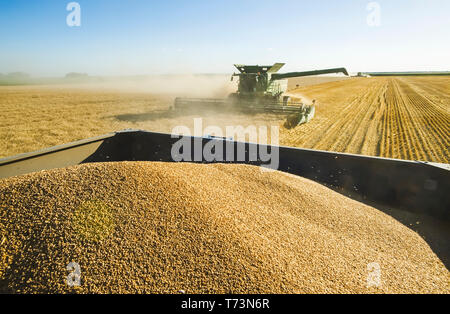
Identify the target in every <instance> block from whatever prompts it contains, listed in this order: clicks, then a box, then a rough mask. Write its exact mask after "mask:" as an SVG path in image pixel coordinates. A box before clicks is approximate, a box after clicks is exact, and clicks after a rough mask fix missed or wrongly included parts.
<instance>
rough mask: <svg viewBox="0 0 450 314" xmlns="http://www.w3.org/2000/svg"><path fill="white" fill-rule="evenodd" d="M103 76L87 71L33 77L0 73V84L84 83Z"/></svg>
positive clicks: (96, 80)
mask: <svg viewBox="0 0 450 314" xmlns="http://www.w3.org/2000/svg"><path fill="white" fill-rule="evenodd" d="M102 80H103V79H102V78H101V77H93V76H89V75H88V74H87V73H77V72H71V73H67V74H66V76H65V77H40V78H39V77H31V76H30V75H29V74H28V73H24V72H13V73H8V74H3V73H0V85H9V86H11V85H47V84H48V85H50V84H67V83H84V82H98V81H102Z"/></svg>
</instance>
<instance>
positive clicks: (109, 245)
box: [0, 162, 450, 293]
mask: <svg viewBox="0 0 450 314" xmlns="http://www.w3.org/2000/svg"><path fill="white" fill-rule="evenodd" d="M0 195H2V198H1V199H0V207H1V208H2V210H1V211H0V241H1V243H2V245H1V246H0V292H2V291H3V292H19V293H49V292H50V293H51V292H58V293H67V292H69V293H70V292H78V293H92V292H98V293H109V292H118V293H133V292H149V293H178V292H179V291H181V290H183V291H185V292H186V293H320V292H321V293H427V292H431V293H436V292H437V293H450V290H449V289H450V273H449V271H448V270H447V269H446V268H445V266H444V265H443V264H442V262H441V261H440V260H439V259H438V258H437V256H436V255H435V254H434V253H433V252H432V251H431V249H430V247H429V246H428V245H427V244H426V242H425V241H424V240H423V239H422V238H421V237H420V236H419V235H418V234H417V233H415V232H413V231H412V230H410V229H408V228H407V227H405V226H404V225H402V224H400V223H399V222H398V221H396V220H395V219H393V218H392V217H390V216H389V215H386V214H384V213H382V212H380V211H378V210H377V209H375V208H372V207H369V206H367V205H364V204H362V203H358V202H357V201H354V200H351V199H349V198H347V197H345V196H343V195H341V194H338V193H336V192H334V191H332V190H330V189H328V188H326V187H324V186H322V185H320V184H317V183H315V182H312V181H310V180H307V179H304V178H301V177H297V176H293V175H289V174H286V173H282V172H262V171H261V170H260V169H259V167H255V166H246V165H224V164H215V165H205V164H203V165H202V164H189V163H183V164H181V163H151V162H122V163H108V164H102V163H97V164H84V165H79V166H73V167H69V168H65V169H55V170H50V171H43V172H38V173H33V174H28V175H24V176H20V177H14V178H9V179H2V180H0ZM71 262H76V263H78V264H79V265H80V269H81V273H80V275H81V285H80V286H78V287H72V288H71V287H69V286H68V285H67V281H66V280H67V279H66V278H67V276H68V274H69V271H68V270H67V268H66V267H67V265H68V264H69V263H71ZM370 263H378V265H379V267H380V271H381V272H380V277H377V275H375V277H373V278H372V279H373V280H375V281H376V280H377V278H379V279H380V280H381V282H380V285H379V286H378V287H375V286H372V287H369V288H368V287H367V284H368V282H367V278H368V276H369V272H373V271H374V268H370V267H369V268H368V264H370Z"/></svg>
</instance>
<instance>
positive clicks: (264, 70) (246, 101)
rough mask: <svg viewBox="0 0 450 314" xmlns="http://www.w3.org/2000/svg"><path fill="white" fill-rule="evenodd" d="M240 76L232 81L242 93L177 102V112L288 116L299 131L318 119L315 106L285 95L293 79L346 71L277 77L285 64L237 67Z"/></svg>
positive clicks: (307, 72) (176, 100)
mask: <svg viewBox="0 0 450 314" xmlns="http://www.w3.org/2000/svg"><path fill="white" fill-rule="evenodd" d="M234 66H235V67H236V69H238V71H239V73H233V75H232V76H231V80H233V79H234V77H238V80H239V81H238V90H237V92H235V93H231V94H230V95H229V96H228V98H227V99H205V98H180V97H178V98H176V99H175V105H174V107H175V109H176V110H192V109H193V108H195V109H202V110H221V111H222V110H230V111H242V112H270V113H281V114H286V115H287V116H288V118H287V121H286V125H287V126H288V127H295V126H296V125H299V124H302V123H306V122H308V121H309V120H311V119H312V118H313V117H314V112H315V108H314V104H312V105H305V104H303V103H301V102H295V100H291V99H290V96H286V95H284V93H285V92H286V90H287V86H288V81H287V79H289V78H293V77H302V76H312V75H321V74H329V73H343V74H345V75H347V76H348V72H347V70H346V69H345V68H333V69H325V70H316V71H306V72H289V73H277V72H278V71H279V70H280V69H281V68H282V67H283V66H284V63H275V64H274V65H268V66H260V65H242V64H235V65H234Z"/></svg>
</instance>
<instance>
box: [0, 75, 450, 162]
mask: <svg viewBox="0 0 450 314" xmlns="http://www.w3.org/2000/svg"><path fill="white" fill-rule="evenodd" d="M295 85H297V84H295ZM290 93H291V94H297V95H299V97H303V98H304V99H315V100H316V115H315V117H314V119H313V120H311V121H310V122H309V123H307V124H303V125H300V126H297V127H296V128H293V129H286V128H285V127H284V126H283V124H284V119H285V117H283V116H280V115H274V114H253V115H244V114H240V113H239V114H238V113H236V114H231V113H227V114H219V113H208V114H205V113H198V112H195V113H194V112H193V113H190V114H186V113H183V114H181V113H177V112H174V111H170V110H168V109H169V107H170V105H171V104H172V102H173V99H174V96H175V95H170V94H168V93H165V94H161V95H159V94H155V93H144V92H142V91H140V92H131V91H121V90H116V89H115V90H105V89H102V90H96V89H95V88H89V89H84V88H72V87H71V86H68V85H64V86H12V87H0V112H1V118H0V121H1V124H0V157H6V156H10V155H15V154H19V153H24V152H28V151H33V150H37V149H41V148H44V147H49V146H53V145H58V144H63V143H67V142H70V141H75V140H79V139H83V138H88V137H92V136H96V135H101V134H104V133H107V132H112V131H117V130H122V129H126V128H134V129H145V130H150V131H158V132H171V131H172V129H173V128H174V127H176V126H178V125H185V126H188V127H190V128H193V118H196V117H202V118H203V127H206V126H208V125H216V126H219V127H222V128H225V126H227V125H233V126H236V125H242V126H244V127H246V126H248V125H255V126H259V125H266V126H270V125H277V126H279V127H280V145H284V146H293V147H303V148H313V149H321V150H329V151H337V152H347V153H355V154H364V155H371V156H382V157H391V158H400V159H409V160H422V161H433V162H443V163H450V157H449V152H448V148H449V144H450V77H373V78H351V79H346V80H339V81H329V82H324V83H323V82H322V83H319V84H314V85H311V84H310V83H308V82H306V83H304V86H300V87H299V88H296V89H293V90H291V91H290Z"/></svg>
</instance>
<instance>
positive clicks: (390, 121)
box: [280, 77, 450, 163]
mask: <svg viewBox="0 0 450 314" xmlns="http://www.w3.org/2000/svg"><path fill="white" fill-rule="evenodd" d="M293 92H294V93H295V92H297V93H301V94H303V95H305V96H306V97H308V98H310V99H316V100H317V102H318V105H317V106H316V116H315V118H314V119H313V120H311V122H309V123H308V124H305V125H302V126H300V127H297V128H295V129H291V130H283V132H282V133H281V139H280V142H281V143H283V144H285V145H288V146H296V147H305V148H313V149H321V150H329V151H337V152H347V153H355V154H363V155H371V156H382V157H390V158H400V159H408V160H422V161H434V162H443V163H450V154H449V151H448V149H449V146H450V77H389V78H386V77H376V78H355V79H351V80H346V81H339V82H331V83H325V84H319V85H315V86H308V87H304V88H299V89H296V90H295V91H293Z"/></svg>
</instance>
